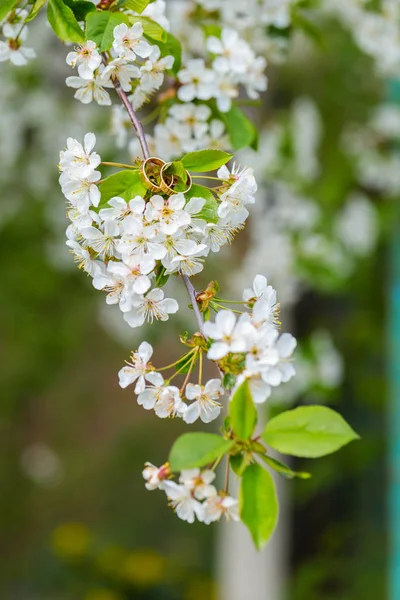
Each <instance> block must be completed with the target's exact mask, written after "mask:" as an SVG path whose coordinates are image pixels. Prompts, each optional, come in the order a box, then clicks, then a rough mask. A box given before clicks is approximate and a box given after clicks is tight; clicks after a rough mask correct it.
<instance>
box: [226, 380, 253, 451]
mask: <svg viewBox="0 0 400 600" xmlns="http://www.w3.org/2000/svg"><path fill="white" fill-rule="evenodd" d="M229 415H230V417H231V426H232V431H233V433H234V434H235V435H236V436H237V437H238V438H239V439H240V440H248V439H250V438H251V435H252V433H253V431H254V429H255V426H256V424H257V410H256V407H255V406H254V402H253V398H252V395H251V391H250V386H249V382H248V381H247V380H245V381H243V383H242V384H241V385H240V386H239V387H238V389H237V390H236V392H235V393H234V394H233V398H232V400H231V401H230V403H229Z"/></svg>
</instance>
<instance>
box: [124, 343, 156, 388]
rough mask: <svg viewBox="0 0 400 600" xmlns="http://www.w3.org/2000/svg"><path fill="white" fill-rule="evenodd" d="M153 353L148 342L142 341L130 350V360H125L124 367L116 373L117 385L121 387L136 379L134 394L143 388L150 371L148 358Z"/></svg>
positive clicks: (130, 383)
mask: <svg viewBox="0 0 400 600" xmlns="http://www.w3.org/2000/svg"><path fill="white" fill-rule="evenodd" d="M152 355H153V348H152V346H151V345H150V344H149V343H148V342H142V343H141V344H140V346H139V348H138V350H137V351H136V352H132V354H131V361H132V362H130V363H129V362H127V363H126V366H125V367H122V369H121V370H120V371H119V373H118V377H119V385H120V386H121V387H122V388H126V387H128V385H132V384H133V383H135V381H136V385H135V394H140V393H141V392H143V391H144V390H145V386H146V381H145V380H146V379H147V376H148V375H149V372H151V370H152V367H151V366H150V365H149V361H150V358H151V357H152Z"/></svg>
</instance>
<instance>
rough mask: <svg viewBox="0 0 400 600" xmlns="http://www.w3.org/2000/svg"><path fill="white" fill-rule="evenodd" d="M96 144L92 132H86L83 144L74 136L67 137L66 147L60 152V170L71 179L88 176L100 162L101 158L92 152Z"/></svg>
mask: <svg viewBox="0 0 400 600" xmlns="http://www.w3.org/2000/svg"><path fill="white" fill-rule="evenodd" d="M95 144H96V136H95V135H94V133H87V134H86V135H85V137H84V144H83V146H82V144H80V143H79V142H78V140H75V139H74V138H71V137H70V138H68V139H67V149H66V150H64V151H61V152H60V163H59V168H60V171H62V172H66V174H67V176H68V177H70V178H71V179H85V178H86V177H89V176H90V175H91V174H92V173H93V171H94V170H95V169H96V167H98V166H99V164H100V163H101V158H100V156H99V155H98V154H97V153H96V152H92V150H93V148H94V146H95Z"/></svg>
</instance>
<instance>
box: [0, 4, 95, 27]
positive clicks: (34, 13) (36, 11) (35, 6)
mask: <svg viewBox="0 0 400 600" xmlns="http://www.w3.org/2000/svg"><path fill="white" fill-rule="evenodd" d="M45 4H46V0H36V2H35V3H34V4H33V6H32V10H31V12H30V13H29V15H28V16H27V17H26V19H25V23H29V22H30V21H33V19H34V18H35V17H37V15H38V14H39V10H40V9H41V8H42V7H43V6H44V5H45ZM92 6H93V5H92ZM0 10H1V9H0ZM0 20H1V17H0Z"/></svg>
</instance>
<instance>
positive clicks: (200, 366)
mask: <svg viewBox="0 0 400 600" xmlns="http://www.w3.org/2000/svg"><path fill="white" fill-rule="evenodd" d="M199 359H200V360H199V385H201V380H202V379H203V351H202V350H200V357H199Z"/></svg>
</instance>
